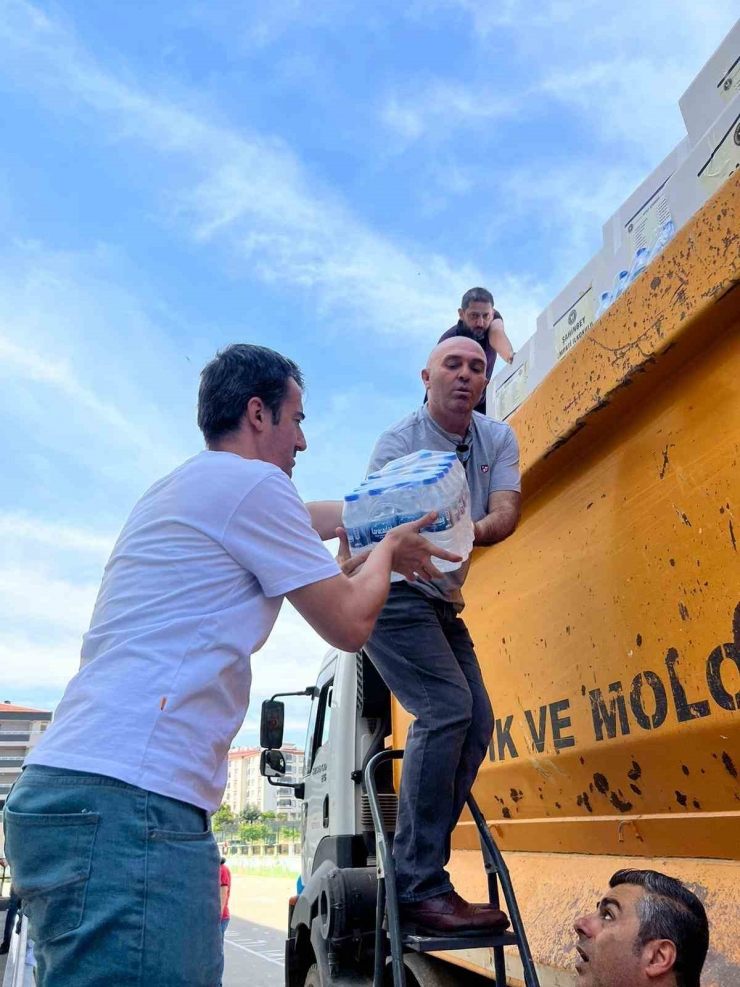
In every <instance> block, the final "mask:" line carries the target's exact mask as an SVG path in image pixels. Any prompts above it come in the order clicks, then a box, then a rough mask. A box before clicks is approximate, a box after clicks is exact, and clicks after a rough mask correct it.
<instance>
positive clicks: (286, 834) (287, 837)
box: [280, 829, 301, 843]
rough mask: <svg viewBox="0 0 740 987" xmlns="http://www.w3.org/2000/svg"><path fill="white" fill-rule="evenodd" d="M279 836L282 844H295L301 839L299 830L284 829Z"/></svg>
mask: <svg viewBox="0 0 740 987" xmlns="http://www.w3.org/2000/svg"><path fill="white" fill-rule="evenodd" d="M280 835H281V838H282V842H284V843H297V842H298V841H299V840H300V838H301V831H300V830H299V829H284V830H282V831H281V833H280Z"/></svg>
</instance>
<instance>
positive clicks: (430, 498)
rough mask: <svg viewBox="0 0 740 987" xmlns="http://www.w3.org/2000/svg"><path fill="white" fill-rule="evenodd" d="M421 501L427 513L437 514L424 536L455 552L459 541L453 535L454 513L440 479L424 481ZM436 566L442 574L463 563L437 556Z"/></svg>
mask: <svg viewBox="0 0 740 987" xmlns="http://www.w3.org/2000/svg"><path fill="white" fill-rule="evenodd" d="M421 500H422V504H423V505H424V507H425V508H426V511H436V512H437V518H436V520H435V521H433V522H432V524H430V525H429V527H427V528H424V530H423V531H422V534H423V535H424V537H425V538H428V539H429V541H430V542H431V543H432V544H433V545H436V546H437V547H438V548H443V549H446V551H448V552H455V550H456V547H457V546H456V541H457V539H456V538H455V535H454V533H453V529H454V520H453V511H452V510H451V509H450V505H449V504H447V503H445V500H446V497H445V496H444V488H443V487H442V486H441V485H440V482H439V479H438V477H436V476H430V477H428V478H427V479H426V480H422V495H421ZM425 513H426V512H425ZM457 554H460V553H457ZM434 564H435V565H436V567H437V568H438V569H439V571H440V572H453V571H454V570H455V569H459V568H460V566H461V565H462V563H461V562H448V561H447V560H446V559H440V558H437V557H436V556H435V558H434Z"/></svg>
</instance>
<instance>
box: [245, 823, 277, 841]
mask: <svg viewBox="0 0 740 987" xmlns="http://www.w3.org/2000/svg"><path fill="white" fill-rule="evenodd" d="M270 835H271V831H270V827H269V826H265V825H263V824H260V823H245V824H244V825H243V826H242V827H241V828H240V830H239V839H240V840H241V841H242V843H265V842H267V839H268V838H269V836H270Z"/></svg>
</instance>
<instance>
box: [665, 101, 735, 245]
mask: <svg viewBox="0 0 740 987" xmlns="http://www.w3.org/2000/svg"><path fill="white" fill-rule="evenodd" d="M739 168H740V93H738V94H737V95H736V96H735V97H734V98H733V99H732V100H730V102H729V103H728V104H727V105H726V106H725V108H724V110H723V111H722V113H720V115H719V116H718V117H717V119H716V120H714V121H713V123H712V124H711V125H710V127H709V129H708V130H707V132H706V133H705V134H704V136H703V137H702V138H701V140H700V141H698V142H697V143H696V145H695V146H694V147H693V148H692V151H691V154H690V155H689V157H688V159H687V160H686V162H685V163H684V164H683V165H682V166H681V167H680V168H679V169H678V171H677V172H676V174H675V175H674V176H673V177H672V178H671V181H670V182H669V184H668V186H667V189H666V196H667V200H668V206H669V208H670V211H671V215H672V216H673V218H674V222H675V224H676V229H680V228H681V227H682V226H683V225H684V223H686V222H688V220H689V219H691V217H692V216H693V215H694V214H695V213H696V212H697V210H698V209H700V208H701V207H702V206H703V205H704V203H705V202H706V201H707V199H709V198H711V196H712V195H714V193H715V192H716V191H717V190H718V189H719V188H721V187H722V185H724V183H725V182H726V181H727V179H728V178H729V177H730V176H731V175H733V174H734V173H735V172H736V171H737V170H738V169H739Z"/></svg>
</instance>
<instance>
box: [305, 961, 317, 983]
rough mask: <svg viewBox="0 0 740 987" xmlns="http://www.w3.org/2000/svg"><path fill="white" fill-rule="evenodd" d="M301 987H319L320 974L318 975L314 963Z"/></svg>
mask: <svg viewBox="0 0 740 987" xmlns="http://www.w3.org/2000/svg"><path fill="white" fill-rule="evenodd" d="M303 987H321V974H320V973H319V965H318V963H314V965H313V966H310V967H309V968H308V973H307V974H306V979H305V980H304V981H303Z"/></svg>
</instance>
